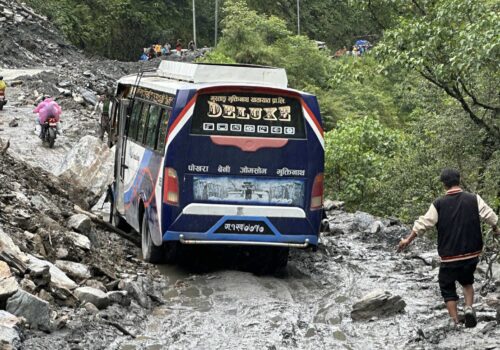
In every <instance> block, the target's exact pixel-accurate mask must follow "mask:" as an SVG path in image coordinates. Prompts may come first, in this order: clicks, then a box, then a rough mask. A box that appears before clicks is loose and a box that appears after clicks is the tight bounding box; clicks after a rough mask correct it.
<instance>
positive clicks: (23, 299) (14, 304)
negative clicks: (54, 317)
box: [6, 289, 50, 329]
mask: <svg viewBox="0 0 500 350" xmlns="http://www.w3.org/2000/svg"><path fill="white" fill-rule="evenodd" d="M6 310H7V311H8V312H10V313H11V314H14V315H16V316H21V317H24V318H25V319H26V321H28V323H29V324H30V325H31V326H32V327H34V328H40V329H48V328H50V327H48V326H49V325H50V309H49V303H48V302H46V301H44V300H42V299H40V298H38V297H36V296H34V295H31V294H30V293H28V292H25V291H23V290H22V289H19V290H18V291H17V292H16V293H15V294H14V295H13V296H11V297H10V298H9V299H8V300H7V307H6Z"/></svg>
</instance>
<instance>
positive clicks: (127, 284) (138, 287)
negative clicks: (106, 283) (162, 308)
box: [118, 278, 151, 308]
mask: <svg viewBox="0 0 500 350" xmlns="http://www.w3.org/2000/svg"><path fill="white" fill-rule="evenodd" d="M118 288H119V289H121V290H125V291H127V292H128V295H130V297H132V298H134V299H135V300H136V301H137V303H139V305H140V306H142V307H144V308H150V307H151V301H150V300H149V298H148V296H147V293H146V291H145V290H144V288H143V286H142V283H141V284H139V282H138V281H133V280H132V279H130V278H126V279H122V280H121V281H120V283H118Z"/></svg>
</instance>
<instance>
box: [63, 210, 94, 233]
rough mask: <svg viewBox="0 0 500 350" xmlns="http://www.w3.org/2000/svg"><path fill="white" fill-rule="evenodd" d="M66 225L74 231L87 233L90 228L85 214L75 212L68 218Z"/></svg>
mask: <svg viewBox="0 0 500 350" xmlns="http://www.w3.org/2000/svg"><path fill="white" fill-rule="evenodd" d="M68 227H70V228H72V229H74V230H75V231H76V232H80V233H83V234H84V235H87V234H88V233H89V232H90V230H91V228H92V224H91V221H90V218H89V217H88V216H87V215H83V214H76V215H72V216H71V217H70V218H69V219H68Z"/></svg>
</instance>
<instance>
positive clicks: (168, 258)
mask: <svg viewBox="0 0 500 350" xmlns="http://www.w3.org/2000/svg"><path fill="white" fill-rule="evenodd" d="M141 250H142V258H143V260H144V261H146V262H149V263H152V264H161V263H168V264H170V263H174V262H175V261H176V260H177V256H178V254H179V242H164V243H163V244H162V245H161V246H157V245H155V244H154V243H153V240H152V239H151V232H150V231H149V225H148V216H147V214H145V215H144V217H143V219H142V225H141Z"/></svg>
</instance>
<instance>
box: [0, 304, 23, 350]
mask: <svg viewBox="0 0 500 350" xmlns="http://www.w3.org/2000/svg"><path fill="white" fill-rule="evenodd" d="M20 323H21V321H20V320H19V319H18V318H17V317H16V316H14V315H12V314H11V313H9V312H7V311H3V310H0V349H2V350H10V349H19V348H20V346H21V339H20V337H19V332H18V328H19V324H20Z"/></svg>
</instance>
